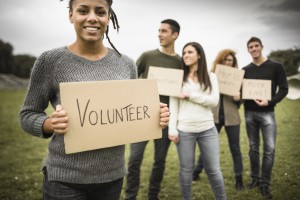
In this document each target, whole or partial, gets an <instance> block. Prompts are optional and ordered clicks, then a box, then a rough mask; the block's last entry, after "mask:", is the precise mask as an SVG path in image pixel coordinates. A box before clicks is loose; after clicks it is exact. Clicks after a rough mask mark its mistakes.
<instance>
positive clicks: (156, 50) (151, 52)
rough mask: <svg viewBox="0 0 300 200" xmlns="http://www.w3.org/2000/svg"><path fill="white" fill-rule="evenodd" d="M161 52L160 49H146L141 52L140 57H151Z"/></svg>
mask: <svg viewBox="0 0 300 200" xmlns="http://www.w3.org/2000/svg"><path fill="white" fill-rule="evenodd" d="M159 54H160V51H159V50H158V49H153V50H149V51H145V52H143V53H142V54H141V56H140V58H145V57H146V58H151V57H153V56H157V55H159Z"/></svg>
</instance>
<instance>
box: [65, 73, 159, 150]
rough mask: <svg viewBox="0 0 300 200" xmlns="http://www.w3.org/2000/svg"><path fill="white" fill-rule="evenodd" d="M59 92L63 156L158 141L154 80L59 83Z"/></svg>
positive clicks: (157, 95) (156, 91)
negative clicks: (65, 124)
mask: <svg viewBox="0 0 300 200" xmlns="http://www.w3.org/2000/svg"><path fill="white" fill-rule="evenodd" d="M145 91H146V92H145ZM60 92H61V103H62V106H63V108H64V109H65V110H66V111H67V113H68V117H69V124H68V125H69V131H68V132H67V133H66V134H65V136H64V140H65V150H66V153H76V152H81V151H88V150H93V149H99V148H106V147H111V146H118V145H123V144H127V143H133V142H140V141H145V140H150V139H156V138H161V128H160V126H159V116H160V106H159V94H158V90H157V85H156V82H155V80H146V79H139V80H123V81H99V82H78V83H61V84H60Z"/></svg>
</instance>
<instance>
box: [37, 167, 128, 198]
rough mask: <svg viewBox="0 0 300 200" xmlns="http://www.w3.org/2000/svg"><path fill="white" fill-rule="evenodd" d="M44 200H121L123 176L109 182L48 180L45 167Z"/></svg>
mask: <svg viewBox="0 0 300 200" xmlns="http://www.w3.org/2000/svg"><path fill="white" fill-rule="evenodd" d="M43 172H44V182H43V200H101V199H102V200H119V199H120V195H121V191H122V185H123V178H120V179H117V180H115V181H111V182H108V183H96V184H75V183H63V182H57V181H48V177H47V170H46V168H44V169H43Z"/></svg>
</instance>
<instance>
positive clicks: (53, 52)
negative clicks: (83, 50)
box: [40, 46, 67, 57]
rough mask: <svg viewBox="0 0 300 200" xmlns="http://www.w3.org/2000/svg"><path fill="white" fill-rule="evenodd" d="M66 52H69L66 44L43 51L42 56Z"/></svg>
mask: <svg viewBox="0 0 300 200" xmlns="http://www.w3.org/2000/svg"><path fill="white" fill-rule="evenodd" d="M66 52H67V47H66V46H64V47H58V48H55V49H51V50H48V51H45V52H43V53H42V54H41V56H40V57H52V56H58V55H62V54H64V53H66Z"/></svg>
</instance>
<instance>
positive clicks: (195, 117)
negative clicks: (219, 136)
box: [169, 73, 219, 135]
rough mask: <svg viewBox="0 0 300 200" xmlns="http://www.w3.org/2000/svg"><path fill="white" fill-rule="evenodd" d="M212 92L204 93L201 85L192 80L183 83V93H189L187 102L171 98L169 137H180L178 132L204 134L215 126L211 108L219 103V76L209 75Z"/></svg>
mask: <svg viewBox="0 0 300 200" xmlns="http://www.w3.org/2000/svg"><path fill="white" fill-rule="evenodd" d="M209 77H210V81H211V85H212V88H211V92H210V90H209V89H207V90H206V91H203V89H202V87H201V86H200V84H199V83H195V82H194V81H192V80H191V79H188V81H187V82H185V83H183V86H182V92H184V93H189V94H190V98H189V99H186V100H181V99H178V98H177V97H170V103H169V104H170V105H169V109H170V112H171V117H170V121H169V135H178V130H180V131H183V132H193V133H195V132H203V131H206V130H209V129H211V128H212V127H213V126H214V125H215V124H214V119H213V114H212V111H211V108H213V107H215V106H217V104H218V102H219V87H218V80H217V76H216V75H215V74H214V73H210V74H209Z"/></svg>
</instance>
